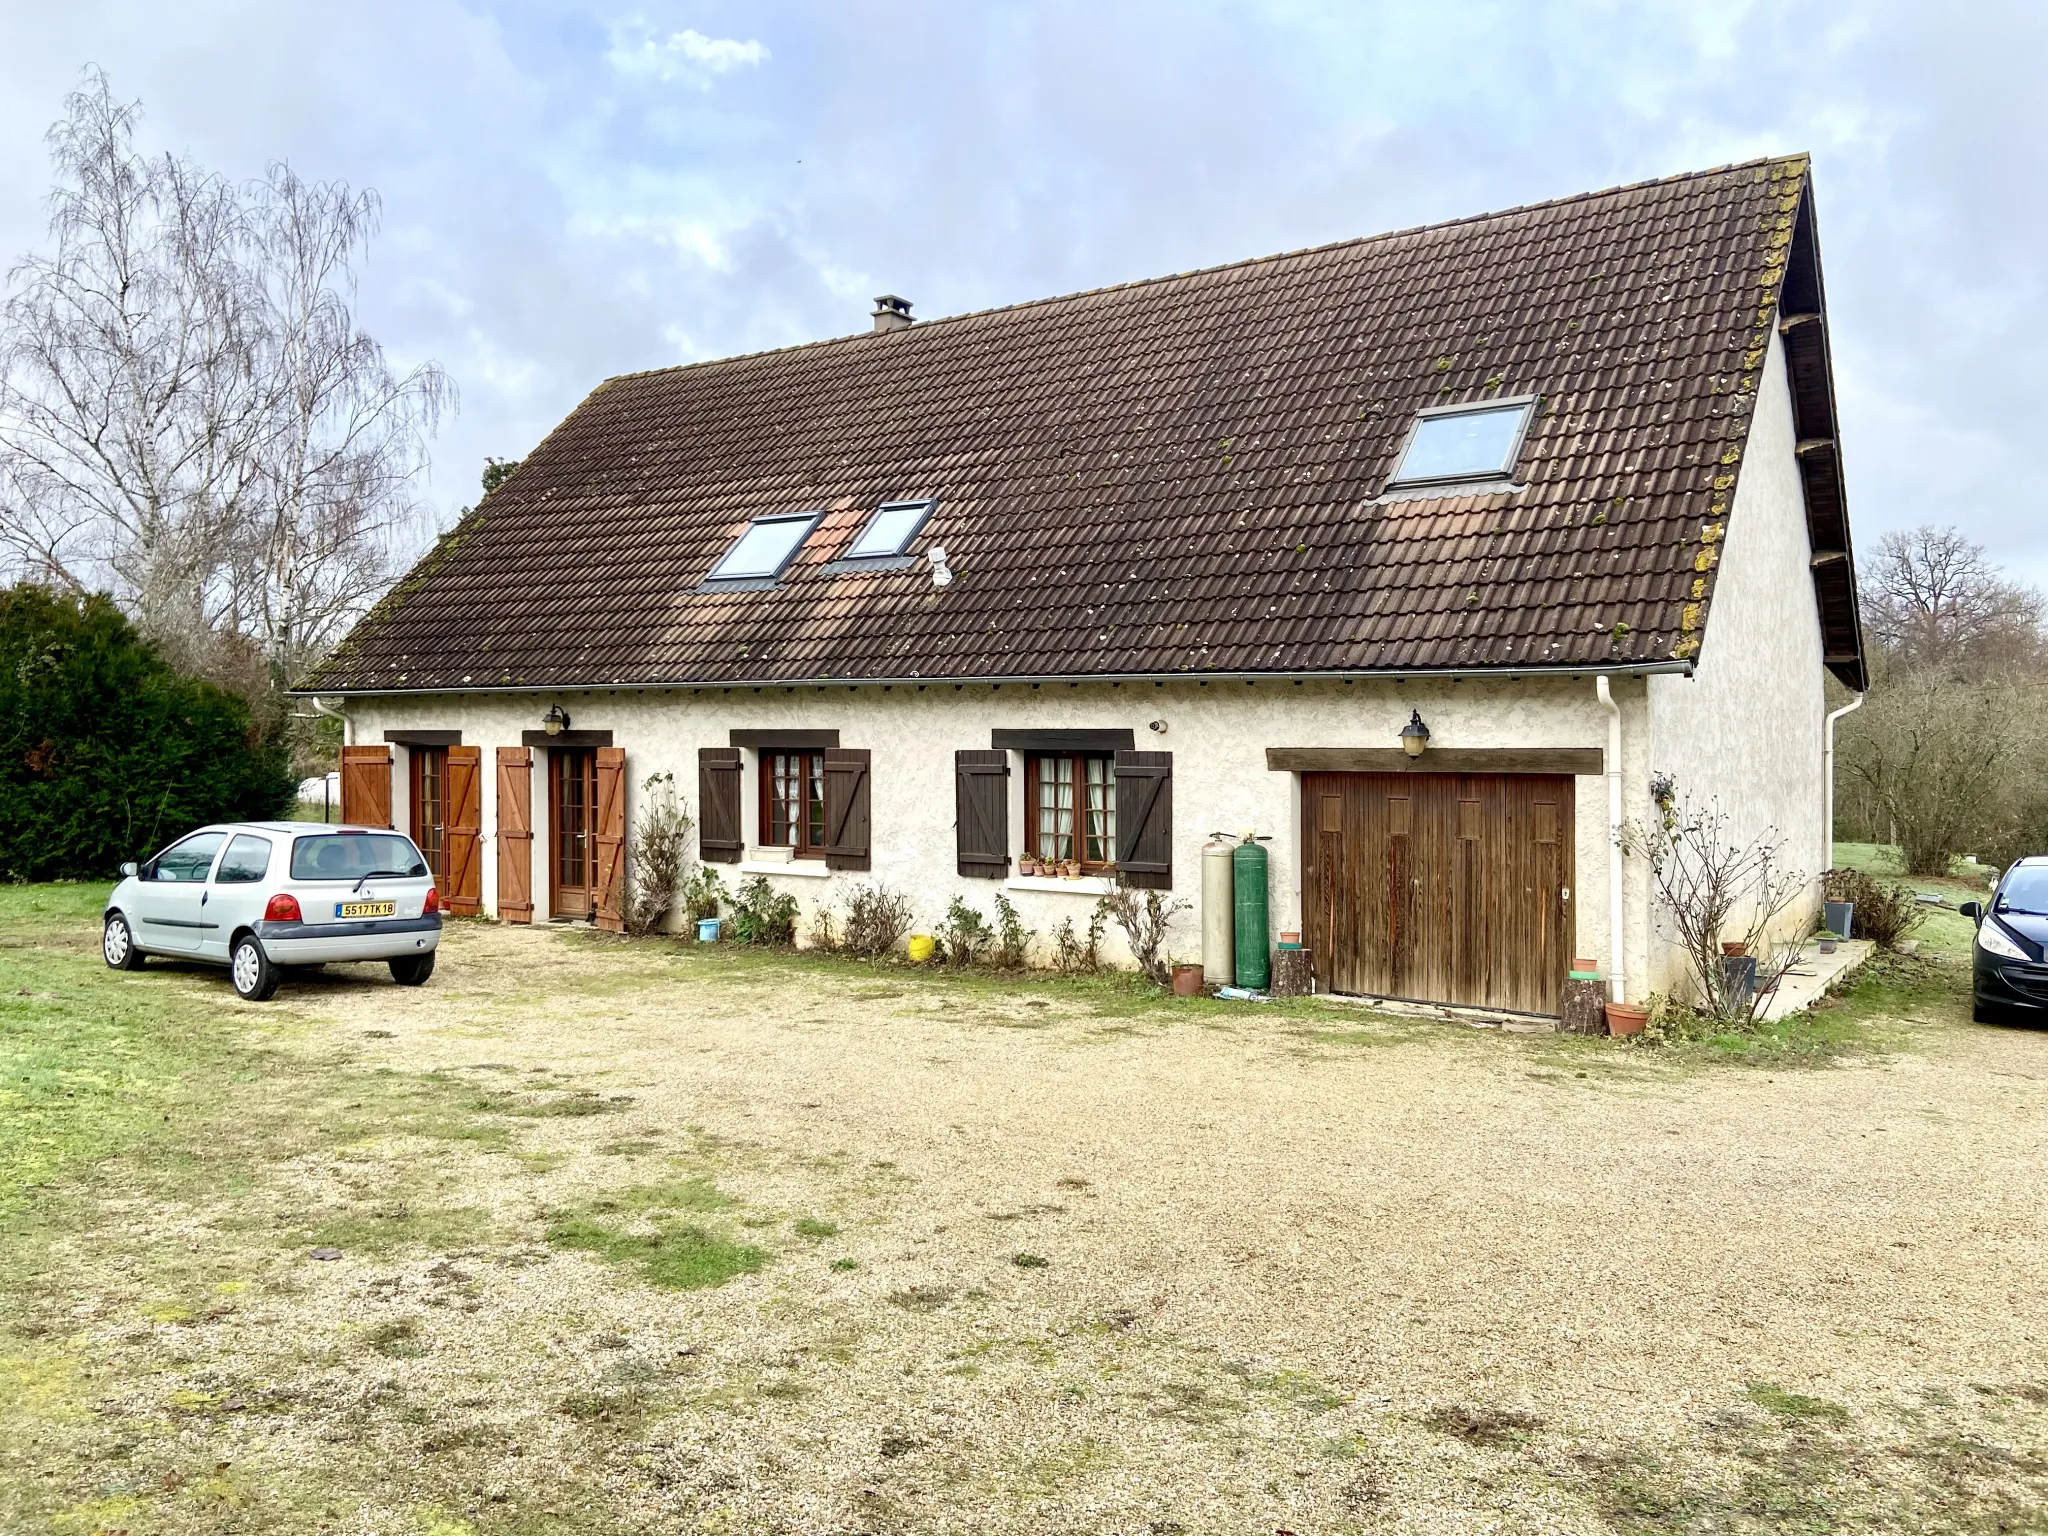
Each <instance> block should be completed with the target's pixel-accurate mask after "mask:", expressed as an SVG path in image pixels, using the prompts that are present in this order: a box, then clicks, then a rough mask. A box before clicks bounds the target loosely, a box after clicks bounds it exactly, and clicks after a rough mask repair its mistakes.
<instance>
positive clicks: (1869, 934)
mask: <svg viewBox="0 0 2048 1536" xmlns="http://www.w3.org/2000/svg"><path fill="white" fill-rule="evenodd" d="M1827 890H1828V900H1829V901H1848V902H1854V903H1855V905H1856V910H1855V911H1854V912H1852V913H1851V914H1850V915H1849V928H1850V932H1849V937H1850V938H1852V939H1869V940H1871V941H1873V942H1874V943H1876V944H1878V945H1880V946H1882V947H1883V948H1885V949H1890V948H1891V947H1892V946H1893V945H1894V944H1896V943H1898V942H1899V940H1901V939H1903V938H1904V937H1905V936H1906V935H1907V934H1909V933H1911V932H1912V931H1913V930H1914V929H1915V928H1917V927H1919V926H1920V923H1921V920H1922V919H1924V918H1925V917H1926V916H1927V911H1926V908H1924V907H1922V906H1921V905H1920V903H1919V902H1918V901H1916V900H1915V899H1914V897H1913V891H1912V888H1911V887H1910V886H1905V885H1900V884H1898V883H1896V882H1895V881H1888V880H1879V879H1876V878H1875V877H1873V876H1871V875H1867V874H1865V873H1864V872H1863V871H1862V870H1860V869H1831V870H1829V871H1828V884H1827Z"/></svg>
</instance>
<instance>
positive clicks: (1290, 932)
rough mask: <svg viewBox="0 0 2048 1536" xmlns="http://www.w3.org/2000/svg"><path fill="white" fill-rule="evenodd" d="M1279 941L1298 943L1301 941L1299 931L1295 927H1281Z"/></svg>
mask: <svg viewBox="0 0 2048 1536" xmlns="http://www.w3.org/2000/svg"><path fill="white" fill-rule="evenodd" d="M1279 942H1280V943H1282V944H1299V943H1300V942H1301V933H1300V932H1299V930H1297V929H1293V928H1283V929H1281V930H1280V939H1279Z"/></svg>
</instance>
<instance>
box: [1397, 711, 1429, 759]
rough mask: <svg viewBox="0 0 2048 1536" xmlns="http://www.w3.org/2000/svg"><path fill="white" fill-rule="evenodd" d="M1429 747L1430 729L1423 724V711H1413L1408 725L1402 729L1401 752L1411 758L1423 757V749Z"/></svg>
mask: <svg viewBox="0 0 2048 1536" xmlns="http://www.w3.org/2000/svg"><path fill="white" fill-rule="evenodd" d="M1428 745H1429V727H1428V726H1426V725H1424V724H1423V723H1422V711H1421V710H1419V709H1411V710H1410V711H1409V712H1408V723H1407V724H1406V725H1404V726H1402V727H1401V750H1402V751H1403V752H1406V753H1407V754H1408V755H1409V756H1410V757H1420V756H1422V749H1423V748H1424V747H1426V746H1428Z"/></svg>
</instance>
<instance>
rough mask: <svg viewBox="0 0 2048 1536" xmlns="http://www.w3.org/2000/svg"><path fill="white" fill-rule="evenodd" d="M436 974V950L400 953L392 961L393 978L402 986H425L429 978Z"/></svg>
mask: <svg viewBox="0 0 2048 1536" xmlns="http://www.w3.org/2000/svg"><path fill="white" fill-rule="evenodd" d="M433 974H434V952H433V951H432V950H431V949H430V950H428V951H427V952H426V953H425V954H424V955H400V956H399V957H398V958H397V959H396V960H393V961H392V962H391V979H392V980H393V981H395V982H397V983H398V984H399V985H400V986H401V987H420V986H425V985H426V981H427V978H428V977H429V976H431V975H433Z"/></svg>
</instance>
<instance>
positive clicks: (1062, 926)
mask: <svg viewBox="0 0 2048 1536" xmlns="http://www.w3.org/2000/svg"><path fill="white" fill-rule="evenodd" d="M1108 926H1109V913H1108V912H1107V911H1105V910H1104V908H1103V904H1102V903H1101V902H1099V901H1098V902H1097V903H1096V904H1095V908H1094V910H1093V911H1092V912H1090V913H1089V914H1088V927H1087V930H1086V932H1085V933H1079V932H1076V931H1075V929H1074V920H1073V919H1072V918H1071V917H1063V918H1061V919H1060V920H1059V924H1058V926H1056V927H1055V928H1054V929H1053V931H1052V947H1053V964H1054V965H1055V966H1056V967H1057V968H1058V969H1059V973H1060V974H1061V975H1062V976H1081V975H1086V974H1087V973H1088V972H1090V971H1098V970H1100V969H1102V934H1103V931H1104V930H1105V929H1106V928H1107V927H1108Z"/></svg>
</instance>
